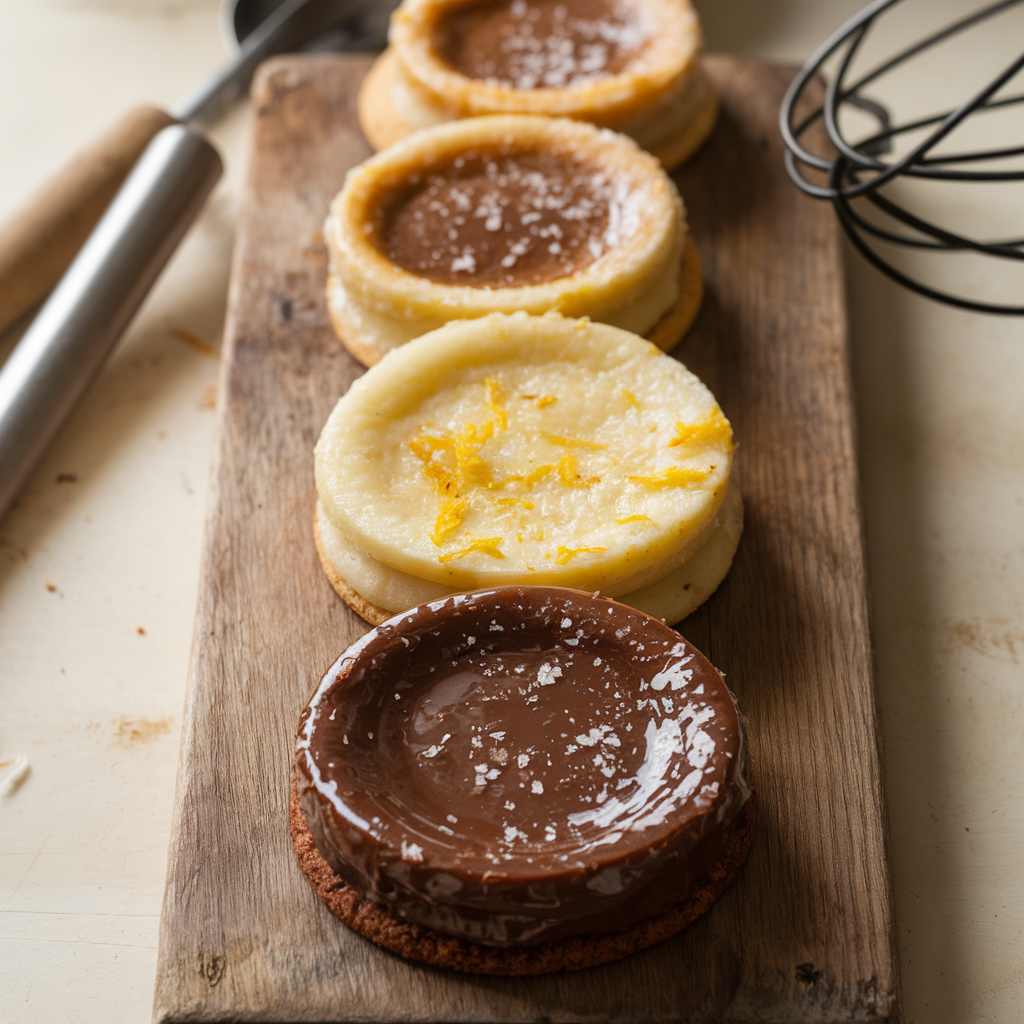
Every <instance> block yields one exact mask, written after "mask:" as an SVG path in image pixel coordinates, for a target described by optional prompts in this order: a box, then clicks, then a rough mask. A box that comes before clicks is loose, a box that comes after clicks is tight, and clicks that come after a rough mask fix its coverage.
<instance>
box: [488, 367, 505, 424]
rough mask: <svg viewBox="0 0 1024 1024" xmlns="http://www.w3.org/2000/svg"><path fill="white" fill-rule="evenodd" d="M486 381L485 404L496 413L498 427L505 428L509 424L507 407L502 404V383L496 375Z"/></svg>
mask: <svg viewBox="0 0 1024 1024" xmlns="http://www.w3.org/2000/svg"><path fill="white" fill-rule="evenodd" d="M484 383H485V384H486V385H487V398H485V399H484V405H486V406H487V408H488V409H490V410H491V412H493V413H494V415H495V417H496V419H497V421H498V429H499V430H504V429H505V428H506V427H507V426H508V416H506V415H505V407H504V406H503V405H502V404H501V385H500V384H499V383H498V381H497V378H495V377H488V378H487V380H485V381H484Z"/></svg>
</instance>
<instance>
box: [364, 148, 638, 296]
mask: <svg viewBox="0 0 1024 1024" xmlns="http://www.w3.org/2000/svg"><path fill="white" fill-rule="evenodd" d="M620 187H621V186H620ZM615 188H616V185H615V182H614V181H613V180H612V179H611V178H610V177H609V175H608V174H606V173H605V172H604V171H602V170H600V169H599V168H595V167H591V166H588V165H587V164H585V163H582V162H579V161H576V160H573V159H571V158H567V157H560V156H556V155H554V154H550V153H530V152H525V153H504V154H502V153H496V154H493V155H486V156H483V155H478V154H466V155H465V156H462V157H458V158H456V160H454V161H452V162H451V163H450V164H449V165H448V166H446V167H443V168H439V169H437V170H435V171H434V172H433V173H431V174H430V175H429V176H426V177H425V178H424V179H422V180H418V181H414V182H410V183H409V185H408V186H407V187H406V188H405V189H403V190H401V191H400V192H398V193H397V194H395V195H392V196H389V197H385V198H384V200H383V202H382V207H383V211H384V213H383V217H382V228H381V239H382V243H381V248H382V249H383V251H384V252H385V253H386V254H387V256H388V258H389V259H390V260H391V261H392V262H393V263H396V264H397V265H398V266H400V267H402V268H403V269H404V270H407V271H409V272H410V273H412V274H417V275H419V276H421V277H427V278H429V279H430V280H431V281H437V282H439V283H441V284H469V285H475V286H477V287H491V288H507V287H518V286H522V285H531V284H539V283H541V282H543V281H552V280H555V279H556V278H560V277H566V276H568V275H569V274H572V273H574V272H575V271H577V270H582V269H583V268H584V267H586V266H589V265H590V264H591V263H593V262H594V260H595V259H597V258H598V257H599V256H601V255H602V253H603V252H604V251H605V249H606V248H607V247H608V245H609V243H610V241H611V240H610V239H609V238H608V237H607V235H608V230H607V229H608V225H609V215H610V211H611V208H612V204H613V203H614V201H615Z"/></svg>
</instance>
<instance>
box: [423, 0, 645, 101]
mask: <svg viewBox="0 0 1024 1024" xmlns="http://www.w3.org/2000/svg"><path fill="white" fill-rule="evenodd" d="M650 34H651V31H650V29H649V28H648V27H647V26H646V25H645V24H644V23H643V21H642V19H641V17H640V16H639V14H638V13H637V12H636V11H635V10H631V9H630V8H629V6H628V5H627V4H624V3H616V2H614V0H496V2H491V3H475V4H468V5H465V6H462V7H456V8H455V9H454V11H453V12H452V13H451V14H449V15H448V16H447V17H446V18H443V19H442V20H441V22H440V23H439V25H438V26H437V30H436V33H435V46H436V48H437V50H438V53H439V54H440V55H441V56H442V57H443V58H444V60H446V61H447V62H448V64H450V65H451V66H452V67H453V68H454V69H455V70H456V71H458V72H460V73H461V74H463V75H465V76H466V77H467V78H477V79H483V80H485V81H488V82H494V83H497V84H500V85H503V86H506V87H508V88H511V89H566V88H573V87H576V86H581V85H586V84H587V83H588V82H593V81H597V80H598V79H601V78H607V77H608V76H610V75H617V74H620V73H621V72H623V71H625V70H626V69H627V67H628V66H629V64H630V62H631V61H632V60H633V59H634V58H635V57H636V55H637V54H638V53H639V52H640V50H641V49H642V48H643V46H644V43H646V42H647V40H648V39H649V38H650Z"/></svg>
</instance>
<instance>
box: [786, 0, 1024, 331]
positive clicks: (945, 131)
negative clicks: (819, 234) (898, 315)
mask: <svg viewBox="0 0 1024 1024" xmlns="http://www.w3.org/2000/svg"><path fill="white" fill-rule="evenodd" d="M899 2H900V0H875V2H873V3H871V4H870V5H869V6H868V7H866V8H864V10H863V11H861V12H860V14H858V15H856V16H855V17H853V18H851V19H850V20H849V21H847V22H846V24H844V25H843V26H842V27H841V28H840V29H839V30H838V31H836V32H835V33H833V34H832V35H831V36H830V37H829V38H828V39H827V40H826V41H825V42H824V43H823V44H822V45H821V46H820V47H819V48H818V49H817V50H816V51H815V52H814V54H812V56H811V57H810V59H809V60H808V61H807V63H806V64H805V65H804V67H803V68H802V69H801V70H800V72H799V73H798V74H797V76H796V77H795V78H794V79H793V82H792V83H791V84H790V87H789V89H788V90H787V92H786V96H785V98H784V100H783V104H782V109H781V110H780V112H779V128H780V131H781V133H782V137H783V141H784V142H785V145H786V152H785V155H784V161H785V167H786V172H787V174H788V175H789V177H790V178H791V179H792V180H793V182H794V183H795V184H796V185H797V187H798V188H800V189H801V190H802V191H803V192H805V193H806V194H807V195H809V196H812V197H814V198H817V199H826V200H829V201H831V202H832V204H833V206H834V208H835V211H836V214H837V216H838V217H839V221H840V223H841V225H842V226H843V229H844V230H845V232H846V233H847V235H848V236H849V237H850V239H851V241H852V242H853V244H854V246H855V247H856V248H857V249H858V251H860V252H861V253H862V254H863V255H864V256H865V258H866V259H868V260H869V261H870V262H871V263H872V264H874V265H875V266H876V267H877V268H878V269H879V270H881V271H882V272H883V273H885V274H887V275H888V276H889V277H891V278H893V279H894V280H896V281H898V282H899V283H900V284H902V285H904V286H906V287H908V288H910V289H912V290H913V291H916V292H918V293H919V294H921V295H925V296H927V297H928V298H931V299H935V300H936V301H939V302H944V303H947V304H949V305H953V306H957V307H960V308H962V309H970V310H974V311H977V312H984V313H998V314H1006V315H1015V316H1019V315H1024V306H1018V305H1006V304H997V303H990V302H982V301H979V300H974V299H970V298H966V297H963V296H958V295H954V294H952V293H949V292H946V291H943V290H941V289H938V288H934V287H932V286H930V285H928V284H925V283H924V282H922V281H918V280H916V279H915V278H912V277H911V276H910V275H908V274H907V273H905V272H904V271H902V270H899V269H898V268H896V267H895V266H894V265H893V264H892V263H891V262H890V261H889V260H887V259H886V258H884V257H883V256H882V255H881V254H880V253H879V252H878V251H877V250H876V249H874V248H873V247H872V246H871V245H870V244H869V243H868V241H867V238H868V237H872V238H875V239H879V240H881V241H884V242H888V243H891V244H894V245H900V246H904V247H907V248H911V249H918V250H930V251H933V252H959V253H974V254H978V255H982V256H988V257H993V258H998V259H1010V260H1018V261H1020V260H1024V239H1000V240H989V241H982V240H978V239H974V238H970V237H968V236H966V235H963V234H960V233H958V232H956V231H952V230H949V229H947V228H945V227H943V226H941V225H938V224H935V223H933V222H931V221H928V220H926V219H924V218H923V217H920V216H918V215H917V214H915V213H913V212H912V211H910V210H909V209H907V208H906V207H905V206H903V205H901V204H900V203H897V202H895V201H894V200H893V199H892V198H891V197H889V196H886V195H883V194H882V193H881V192H880V189H882V187H883V186H885V185H887V184H890V183H892V182H894V181H895V180H896V179H898V178H915V179H927V180H933V181H941V182H990V183H991V182H1013V181H1024V169H1014V168H996V169H993V168H987V167H982V166H980V165H982V164H985V163H986V162H991V161H996V160H1006V159H1010V158H1013V157H1018V156H1021V155H1024V145H1008V146H1001V147H998V148H991V149H979V150H973V151H968V152H955V153H948V154H939V155H935V154H934V153H933V150H934V149H935V148H936V147H937V146H938V145H939V144H940V143H941V142H942V141H943V140H945V139H946V138H947V137H948V136H949V135H951V134H952V133H953V132H954V131H955V130H956V129H957V128H958V127H960V125H962V124H963V123H964V122H965V121H966V120H967V119H968V118H969V117H971V116H972V115H974V114H978V113H985V112H990V111H993V110H998V109H1002V108H1006V107H1009V106H1013V105H1017V104H1021V103H1024V94H1018V95H1013V96H1002V97H998V96H997V94H998V93H999V92H1000V90H1002V89H1003V88H1004V87H1005V86H1006V85H1007V83H1009V82H1010V81H1011V80H1013V79H1014V78H1015V77H1016V76H1017V75H1018V74H1019V73H1020V72H1021V71H1022V70H1024V54H1021V55H1020V56H1019V57H1018V58H1016V59H1015V60H1013V61H1011V63H1010V64H1009V65H1008V66H1006V67H1005V68H1004V69H1003V70H1002V71H1000V72H999V74H997V75H996V76H995V77H994V78H993V79H992V80H991V81H990V82H989V83H988V84H987V85H985V86H984V87H983V88H982V89H980V90H979V91H978V92H977V93H976V94H975V95H974V96H972V97H971V98H970V99H969V100H967V101H966V102H965V103H963V104H961V105H960V106H958V107H956V108H954V109H952V110H947V111H945V112H943V113H941V114H933V115H931V116H929V117H924V118H919V119H917V120H914V121H912V122H908V123H906V124H902V125H893V124H892V119H891V117H890V115H889V112H888V110H887V108H886V107H885V106H884V105H883V104H881V103H879V102H878V101H877V100H876V99H870V98H868V97H865V96H863V95H862V94H861V91H862V90H863V89H864V88H865V87H866V86H868V85H870V84H872V83H874V82H877V81H878V80H879V79H880V78H882V77H883V76H884V75H885V74H887V73H888V72H890V71H893V70H894V69H895V68H897V67H899V66H900V65H902V64H904V63H905V62H906V61H908V60H911V59H912V58H914V57H916V56H918V55H919V54H922V53H924V52H925V51H926V50H928V49H930V48H931V47H933V46H936V45H938V44H939V43H941V42H944V41H945V40H947V39H950V38H952V37H953V36H955V35H957V34H958V33H960V32H963V31H965V30H966V29H969V28H971V27H973V26H975V25H978V24H980V23H981V22H983V21H985V20H986V19H988V18H991V17H994V16H996V15H998V14H1001V13H1003V12H1004V11H1006V10H1008V9H1009V8H1011V7H1015V6H1017V5H1018V4H1020V3H1022V2H1024V0H997V2H995V3H991V4H989V5H987V6H985V7H982V8H979V9H978V10H976V11H973V12H971V13H970V14H968V15H966V16H965V17H963V18H960V19H958V20H957V21H955V22H953V23H952V24H949V25H946V26H944V27H943V28H940V29H938V30H936V31H934V32H932V33H931V34H929V35H928V36H926V37H925V38H923V39H921V40H919V41H918V42H916V43H914V44H912V45H911V46H908V47H905V48H904V49H903V50H901V51H900V52H898V53H897V54H896V55H895V56H892V57H889V58H888V59H886V60H885V61H883V62H882V63H881V64H879V65H877V66H876V67H874V68H872V69H871V70H870V71H868V72H866V73H865V74H863V75H861V76H860V77H859V78H857V79H856V81H854V82H853V83H852V84H849V83H847V78H848V77H849V76H850V73H851V67H852V65H853V63H854V59H855V57H856V56H857V54H858V52H859V51H860V49H861V44H862V43H863V42H864V40H865V38H866V37H867V35H868V32H869V31H870V29H871V28H872V27H873V26H874V24H875V22H876V20H877V19H878V18H879V17H880V16H881V15H882V14H884V13H885V12H886V11H888V10H889V9H890V8H892V7H893V6H895V5H896V4H897V3H899ZM837 54H838V55H839V64H838V68H837V70H836V73H835V75H834V76H833V77H832V79H831V80H830V81H829V82H828V84H827V86H826V90H825V97H824V101H823V103H822V104H821V106H819V107H817V108H815V109H814V110H812V111H811V112H810V113H809V114H807V115H805V116H804V117H803V118H802V119H801V120H800V121H799V123H797V122H796V114H795V112H796V107H797V105H798V104H799V103H800V101H801V99H802V98H803V97H804V94H805V92H806V90H807V87H808V85H809V83H810V82H811V81H812V79H813V78H814V76H815V75H817V74H818V73H819V72H820V71H821V69H822V67H823V66H824V65H825V63H826V62H827V61H829V59H830V58H832V57H834V56H836V55H837ZM844 105H846V106H851V107H856V108H858V109H860V110H862V111H865V112H867V113H868V114H870V115H871V116H873V117H874V118H875V120H876V121H877V122H878V126H879V130H878V131H876V132H874V133H872V134H870V135H868V136H867V137H866V138H863V139H861V140H860V141H859V142H855V143H851V142H849V141H847V139H846V138H845V137H844V135H843V132H842V129H841V128H840V119H841V114H842V110H843V107H844ZM819 119H821V120H822V121H823V124H824V128H825V132H826V134H827V135H828V138H829V140H830V142H831V144H832V146H833V147H834V148H835V150H836V153H835V155H824V154H820V153H813V152H811V151H809V150H808V149H806V148H805V147H804V145H803V144H802V143H801V138H802V137H803V136H804V135H805V134H806V132H807V131H808V129H810V128H811V126H812V125H814V124H815V123H816V122H817V121H818V120H819ZM929 129H930V130H929ZM920 131H928V134H927V135H926V136H925V138H923V139H922V140H921V141H919V142H917V144H916V145H913V146H911V148H910V150H909V151H908V152H907V153H906V154H904V155H902V156H900V157H899V158H897V159H893V160H883V159H880V157H882V156H883V155H885V154H886V153H889V152H892V149H893V143H894V140H895V139H897V138H899V137H901V136H907V135H909V134H911V133H914V132H920ZM971 165H973V166H971ZM812 171H813V172H820V173H823V174H824V175H825V178H826V181H825V183H819V182H816V181H812V180H810V179H809V178H808V173H809V172H812ZM856 199H866V200H867V201H868V202H869V203H870V205H871V206H872V207H874V208H875V209H877V210H879V211H880V212H881V213H882V214H883V215H885V216H887V217H889V218H891V219H892V220H894V221H896V222H897V223H899V224H902V225H903V226H904V227H905V228H907V229H909V230H910V231H911V232H912V234H907V233H905V232H900V231H896V230H890V229H889V228H887V227H885V226H883V225H882V224H878V223H875V222H873V221H872V220H870V219H868V218H866V217H864V216H863V214H862V213H861V212H859V211H858V210H857V209H856V208H855V207H854V205H853V202H852V201H853V200H856Z"/></svg>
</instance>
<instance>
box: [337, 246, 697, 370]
mask: <svg viewBox="0 0 1024 1024" xmlns="http://www.w3.org/2000/svg"><path fill="white" fill-rule="evenodd" d="M703 298H704V270H703V268H702V266H701V262H700V256H699V255H698V253H697V247H696V246H695V245H694V244H693V239H692V238H691V237H689V236H687V238H686V245H685V247H684V248H683V259H682V263H681V265H680V269H679V297H678V298H677V299H676V303H675V305H674V306H673V307H672V308H671V309H670V310H669V311H668V312H667V313H665V314H664V315H663V316H662V318H661V319H660V320H659V321H658V322H657V323H656V324H655V325H654V327H653V328H652V329H651V330H650V331H648V332H647V335H646V337H647V339H648V340H649V341H652V342H653V343H654V344H655V345H657V346H658V348H660V349H661V350H662V351H663V352H670V351H671V350H672V349H673V348H675V347H676V345H678V344H679V342H680V341H682V340H683V338H684V337H685V335H686V333H687V331H689V329H690V327H691V326H692V325H693V322H694V320H695V319H696V318H697V314H698V313H699V312H700V305H701V302H702V301H703ZM349 301H350V300H348V298H347V296H345V294H344V292H343V291H342V289H340V287H335V284H334V279H333V277H332V278H328V282H327V312H328V314H329V315H330V318H331V325H332V326H333V328H334V333H335V334H336V335H337V336H338V340H339V341H340V342H341V343H342V345H344V346H345V348H346V349H347V350H348V352H349V353H350V354H351V355H352V356H354V357H355V358H356V359H357V360H358V361H359V362H360V363H362V364H363V366H376V365H377V363H379V362H380V361H381V360H382V359H383V358H384V357H385V356H386V355H387V354H388V352H391V351H393V350H394V349H393V348H388V349H384V348H382V347H381V346H379V345H377V344H375V343H374V341H373V340H372V339H371V338H369V337H368V336H367V335H366V334H365V333H363V332H362V331H360V330H359V328H358V323H357V320H356V319H354V318H353V316H352V313H351V311H350V310H349V308H348V302H349ZM433 329H434V327H433V326H431V327H425V328H424V329H423V331H422V333H423V334H426V333H427V332H428V331H429V330H433ZM410 340H411V339H410ZM394 347H395V348H400V347H401V346H400V345H396V346H394Z"/></svg>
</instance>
